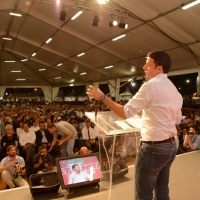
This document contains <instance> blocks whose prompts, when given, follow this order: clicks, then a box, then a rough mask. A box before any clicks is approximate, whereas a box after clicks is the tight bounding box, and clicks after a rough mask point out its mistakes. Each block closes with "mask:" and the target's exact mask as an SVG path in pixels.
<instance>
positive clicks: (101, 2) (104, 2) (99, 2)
mask: <svg viewBox="0 0 200 200" xmlns="http://www.w3.org/2000/svg"><path fill="white" fill-rule="evenodd" d="M107 2H109V0H97V3H98V4H106V3H107Z"/></svg>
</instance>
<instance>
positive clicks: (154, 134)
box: [87, 51, 183, 200]
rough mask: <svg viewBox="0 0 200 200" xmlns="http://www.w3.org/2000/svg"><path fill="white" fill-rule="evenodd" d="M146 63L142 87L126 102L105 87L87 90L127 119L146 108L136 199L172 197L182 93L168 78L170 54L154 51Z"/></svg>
mask: <svg viewBox="0 0 200 200" xmlns="http://www.w3.org/2000/svg"><path fill="white" fill-rule="evenodd" d="M147 56H148V57H147V60H146V64H145V65H144V66H143V69H144V72H145V75H146V79H147V80H148V82H146V83H144V84H143V85H142V86H141V88H140V89H139V91H138V92H137V93H136V94H135V96H133V97H132V99H130V100H129V101H128V103H127V104H126V105H125V106H123V105H120V104H117V103H115V102H113V101H112V100H111V99H109V98H108V97H107V96H106V95H104V94H103V92H102V91H100V90H99V89H96V88H95V87H93V86H90V87H89V89H88V91H87V94H88V95H89V96H90V97H91V98H94V99H96V100H101V101H103V103H104V104H106V105H107V106H108V107H109V108H110V109H111V110H112V111H113V112H115V113H116V114H117V115H119V116H120V117H121V118H123V119H126V118H129V117H132V116H134V115H136V114H137V113H138V112H140V111H142V112H143V113H142V128H141V136H142V138H141V144H140V147H139V150H138V155H137V158H136V163H135V169H136V171H135V200H147V199H149V200H150V199H152V198H153V190H155V197H156V199H157V200H169V188H168V183H169V174H170V167H171V164H172V162H173V160H174V158H175V155H176V151H177V149H176V143H175V139H174V136H175V135H176V128H175V124H179V123H180V121H181V118H182V114H181V107H182V102H183V100H182V97H181V95H180V94H179V92H178V91H177V89H176V87H175V86H174V85H173V84H172V83H171V81H170V80H169V79H168V78H167V73H168V72H169V69H170V67H171V59H170V57H169V55H168V54H167V53H165V52H163V51H154V52H150V53H148V55H147Z"/></svg>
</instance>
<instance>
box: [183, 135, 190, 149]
mask: <svg viewBox="0 0 200 200" xmlns="http://www.w3.org/2000/svg"><path fill="white" fill-rule="evenodd" d="M189 140H190V137H189V135H185V139H184V143H183V146H184V147H187V146H188V143H189Z"/></svg>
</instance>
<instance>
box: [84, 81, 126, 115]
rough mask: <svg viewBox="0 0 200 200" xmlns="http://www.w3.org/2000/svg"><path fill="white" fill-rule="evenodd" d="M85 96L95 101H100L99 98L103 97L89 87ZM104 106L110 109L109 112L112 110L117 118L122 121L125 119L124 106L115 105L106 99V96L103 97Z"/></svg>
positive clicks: (99, 91)
mask: <svg viewBox="0 0 200 200" xmlns="http://www.w3.org/2000/svg"><path fill="white" fill-rule="evenodd" d="M87 94H88V95H89V96H90V97H91V98H93V99H96V100H101V98H102V97H103V95H104V93H103V92H102V91H101V90H99V89H97V88H95V87H94V86H92V85H90V86H89V88H88V90H87ZM102 102H103V103H104V104H105V105H106V106H108V108H110V110H112V111H113V112H114V113H116V114H117V115H118V116H120V117H121V118H122V119H126V118H127V117H126V115H125V113H124V106H123V105H120V104H118V103H115V102H114V101H112V100H111V99H110V98H108V97H107V96H105V98H104V100H103V101H102Z"/></svg>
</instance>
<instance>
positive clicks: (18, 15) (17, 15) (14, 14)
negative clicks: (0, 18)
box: [9, 12, 22, 17]
mask: <svg viewBox="0 0 200 200" xmlns="http://www.w3.org/2000/svg"><path fill="white" fill-rule="evenodd" d="M9 15H12V16H15V17H21V16H22V14H18V13H13V12H10V13H9Z"/></svg>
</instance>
